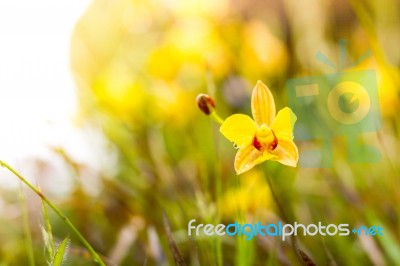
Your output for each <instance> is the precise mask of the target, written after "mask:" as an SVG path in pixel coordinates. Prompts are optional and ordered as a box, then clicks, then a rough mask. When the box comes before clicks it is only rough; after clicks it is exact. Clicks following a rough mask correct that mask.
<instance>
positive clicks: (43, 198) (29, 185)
mask: <svg viewBox="0 0 400 266" xmlns="http://www.w3.org/2000/svg"><path fill="white" fill-rule="evenodd" d="M0 166H2V167H5V168H7V169H8V170H9V171H10V172H11V173H13V174H14V175H15V176H16V177H18V178H19V179H20V180H21V181H22V182H23V183H24V184H25V185H27V186H28V187H29V188H30V189H31V190H32V191H33V192H35V193H36V194H37V195H38V196H39V197H40V198H41V199H42V200H43V201H44V202H46V204H47V205H48V206H49V207H50V208H51V209H52V210H53V211H54V212H55V213H56V214H57V215H58V217H60V218H61V220H63V221H64V223H66V224H67V225H68V227H69V228H70V229H71V230H72V231H73V232H74V233H75V235H76V236H77V237H78V239H79V240H80V241H81V243H82V244H83V245H84V246H85V247H86V248H87V250H88V251H89V253H90V254H91V255H92V258H93V260H94V261H95V262H97V263H98V264H99V265H101V266H106V264H105V263H104V262H103V260H102V259H101V258H100V256H99V255H98V254H97V253H96V251H95V250H94V249H93V248H92V246H91V245H90V244H89V242H88V241H87V240H86V239H85V237H84V236H83V235H82V234H81V233H80V232H79V230H78V229H77V228H76V227H75V226H74V225H73V224H72V222H71V221H70V220H69V219H68V217H67V216H65V215H64V214H63V213H62V212H61V211H60V209H59V208H58V207H56V206H55V205H54V204H53V203H52V202H51V201H50V200H49V199H48V198H47V197H46V196H45V195H44V194H43V193H42V192H41V191H40V190H39V189H38V188H36V187H35V186H34V185H32V184H31V183H30V182H29V181H28V180H26V179H25V178H24V177H23V176H22V175H21V174H19V173H18V172H17V171H16V170H14V169H13V168H12V167H11V166H9V165H8V164H6V163H5V162H3V161H1V160H0Z"/></svg>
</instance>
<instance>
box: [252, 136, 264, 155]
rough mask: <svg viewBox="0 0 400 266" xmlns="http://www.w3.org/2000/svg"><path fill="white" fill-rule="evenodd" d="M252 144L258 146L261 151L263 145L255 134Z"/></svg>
mask: <svg viewBox="0 0 400 266" xmlns="http://www.w3.org/2000/svg"><path fill="white" fill-rule="evenodd" d="M252 145H253V146H254V148H256V149H257V150H259V151H261V149H262V145H261V143H260V142H259V141H258V139H257V137H256V136H254V138H253V143H252Z"/></svg>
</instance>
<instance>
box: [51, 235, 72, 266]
mask: <svg viewBox="0 0 400 266" xmlns="http://www.w3.org/2000/svg"><path fill="white" fill-rule="evenodd" d="M68 242H69V238H68V237H66V238H65V239H64V240H63V241H62V242H61V244H60V245H59V246H58V248H57V251H56V254H55V255H54V261H53V266H61V265H62V262H63V260H64V257H65V252H66V251H67V247H68Z"/></svg>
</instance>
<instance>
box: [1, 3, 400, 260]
mask: <svg viewBox="0 0 400 266" xmlns="http://www.w3.org/2000/svg"><path fill="white" fill-rule="evenodd" d="M360 2H361V1H356V0H354V1H346V0H340V1H333V0H325V1H317V0H297V1H291V0H286V1H272V0H267V1H261V0H260V1H257V0H251V1H245V0H219V1H211V0H202V1H200V0H148V1H145V0H113V1H110V0H95V1H82V0H80V1H59V3H56V2H54V1H47V0H37V1H6V0H1V1H0V36H1V42H0V119H1V121H2V126H1V130H0V156H1V157H0V159H1V160H5V161H7V162H9V163H10V164H12V165H13V166H15V168H16V169H17V170H19V171H20V172H21V173H23V174H24V176H26V178H27V179H29V180H31V181H32V182H33V183H34V184H37V185H38V186H40V187H41V189H42V191H43V192H44V193H45V194H46V195H48V197H49V198H50V199H51V200H52V201H54V203H55V204H56V205H58V206H60V208H61V209H62V210H63V212H65V214H66V215H67V216H68V217H69V218H70V219H71V220H72V222H73V223H74V224H76V225H77V227H78V228H79V229H80V230H81V232H82V233H83V235H84V236H85V237H86V238H87V239H88V241H89V242H90V243H92V244H93V246H94V248H95V249H96V250H97V251H99V253H100V254H102V255H103V256H104V258H105V259H106V260H107V262H108V263H109V264H110V265H172V264H174V263H175V262H174V258H173V256H172V253H173V252H172V251H171V247H170V245H169V244H168V242H169V241H171V237H168V236H167V233H166V231H168V230H167V229H168V228H167V227H168V226H166V225H165V223H163V215H164V214H165V215H166V216H167V217H168V220H169V225H170V229H171V231H172V235H173V239H174V240H175V244H176V246H175V247H177V248H178V249H179V251H180V253H181V256H182V258H183V259H184V260H185V261H186V263H187V264H188V265H301V264H300V262H299V261H298V259H297V258H296V256H295V255H294V253H293V251H292V250H291V247H290V245H289V244H288V243H287V242H282V241H280V240H279V238H271V237H269V238H267V237H260V238H254V239H253V240H251V241H246V240H244V239H243V238H241V237H223V238H213V237H188V236H187V223H188V221H189V220H191V219H197V222H198V223H214V224H217V223H231V222H235V221H242V222H248V223H251V222H258V221H260V222H262V223H272V222H277V221H280V220H282V217H280V213H279V211H278V208H277V206H276V204H275V201H274V200H273V197H272V195H271V191H270V189H269V187H268V184H267V182H266V177H267V176H268V178H270V179H271V180H272V183H273V186H274V191H275V193H276V196H277V198H278V200H279V201H280V203H281V205H282V206H284V209H285V210H286V212H287V216H288V217H289V219H290V220H291V221H292V222H293V221H298V222H300V223H303V224H309V223H317V222H318V221H322V222H323V223H326V224H329V223H336V224H339V223H349V224H350V225H351V226H358V225H367V226H372V225H381V226H382V227H383V228H384V236H382V237H363V236H354V235H353V234H351V235H350V236H348V237H339V236H335V237H330V236H327V237H319V236H315V237H310V236H306V237H303V236H299V239H298V240H299V246H300V248H301V249H302V250H303V251H305V252H306V253H307V254H308V255H309V256H310V258H311V259H312V260H313V261H314V262H316V263H317V264H318V265H397V264H399V263H400V235H399V232H400V217H399V214H400V207H399V206H400V205H399V204H398V202H399V201H400V192H399V191H400V190H399V188H400V179H399V178H400V167H399V166H400V162H399V160H400V159H399V156H398V155H397V151H398V150H399V148H400V147H399V146H400V120H399V117H398V113H399V109H400V102H399V86H400V70H399V66H400V49H399V46H398V44H399V43H400V2H399V1H397V0H387V1H378V2H377V1H373V0H367V1H363V3H360ZM340 39H346V40H347V43H348V47H347V48H348V49H347V58H348V61H349V62H355V61H357V59H358V58H359V57H360V56H362V55H363V54H364V53H365V52H367V51H368V50H370V51H371V52H372V56H371V57H369V58H367V59H366V60H364V61H362V62H361V63H360V64H359V65H357V66H355V67H353V68H352V69H353V70H356V69H358V70H360V69H361V70H362V69H373V70H374V71H375V73H376V78H377V85H378V91H379V104H380V112H381V116H382V117H381V119H382V128H381V129H380V130H379V131H378V132H372V133H370V135H369V138H370V139H371V141H372V142H373V144H374V145H375V146H376V147H378V148H379V150H380V152H381V156H382V157H381V160H380V161H379V162H378V163H367V164H350V163H348V160H347V158H346V157H345V154H346V152H345V151H346V147H345V145H341V143H343V142H341V139H338V140H337V143H338V145H334V150H333V154H334V155H333V158H334V160H333V167H332V168H326V169H320V168H300V167H299V168H296V169H293V168H289V167H285V166H282V165H279V164H277V163H276V162H266V163H264V164H263V165H261V166H259V167H256V168H255V169H254V170H252V171H249V172H247V173H245V174H243V175H240V176H236V174H235V172H234V169H233V161H234V155H235V152H236V150H235V149H234V148H233V146H232V144H231V143H229V142H228V141H226V140H225V139H224V138H223V137H222V136H221V135H220V134H219V132H218V125H217V124H216V123H214V122H213V121H212V120H211V119H210V118H209V117H207V116H205V115H204V114H203V113H201V112H200V111H199V110H198V109H197V106H196V103H195V98H196V95H197V94H199V93H208V94H210V95H211V96H212V97H213V98H214V99H215V100H216V102H217V109H218V112H219V114H220V115H221V117H223V118H225V117H227V116H229V115H230V114H232V113H238V112H239V113H250V94H251V90H252V87H253V86H254V85H255V84H256V82H257V80H262V81H263V82H264V83H265V84H267V85H268V86H269V88H270V89H271V91H272V93H273V95H274V97H275V100H276V105H277V108H278V109H280V108H282V107H284V106H287V105H288V100H287V94H286V90H285V83H286V80H287V79H291V78H296V77H305V76H313V75H324V74H329V73H333V72H335V71H336V70H335V69H333V68H330V67H329V66H327V65H326V64H323V63H321V62H320V61H318V60H316V59H315V55H316V54H317V52H322V53H323V54H324V55H326V57H327V58H329V59H330V60H331V61H332V62H334V63H335V64H339V62H340V60H339V58H340V51H339V46H338V42H339V40H340ZM368 140H369V139H366V141H368ZM295 142H296V143H297V145H298V147H299V149H300V151H302V149H303V148H304V147H305V146H307V145H308V144H307V143H304V142H302V141H296V140H295ZM0 195H1V196H0V223H1V226H0V265H28V254H27V250H29V249H28V248H27V245H28V246H29V245H30V246H32V247H33V251H34V255H35V261H36V264H37V265H44V264H45V263H46V260H47V258H46V253H45V252H44V249H45V248H44V240H43V236H42V229H41V228H42V227H43V226H44V223H45V222H44V218H43V213H42V209H41V205H40V200H39V199H37V197H36V196H35V195H34V194H33V193H31V192H30V191H29V190H27V189H26V188H24V187H23V188H21V186H20V185H19V182H17V181H16V179H15V178H14V177H13V176H11V175H10V174H9V173H7V172H6V171H5V170H4V169H2V170H0ZM21 195H23V196H21ZM49 215H50V220H51V223H52V227H53V234H54V238H55V240H56V242H58V241H60V240H62V239H64V238H65V237H66V236H68V235H70V237H71V243H70V245H69V248H68V258H67V260H66V261H65V265H94V264H93V262H91V260H90V256H89V254H88V253H87V251H86V250H85V249H84V248H83V246H82V245H81V243H80V242H79V241H78V240H77V239H76V238H75V237H74V235H73V234H72V233H71V232H70V231H69V230H68V228H67V227H66V226H65V225H64V224H63V222H62V221H61V220H60V219H59V218H58V217H56V216H55V215H54V214H53V213H51V212H50V214H49ZM26 216H27V218H28V222H24V217H26ZM27 225H28V226H27ZM27 228H28V229H29V230H27ZM28 236H31V238H32V239H31V241H30V240H29V237H28Z"/></svg>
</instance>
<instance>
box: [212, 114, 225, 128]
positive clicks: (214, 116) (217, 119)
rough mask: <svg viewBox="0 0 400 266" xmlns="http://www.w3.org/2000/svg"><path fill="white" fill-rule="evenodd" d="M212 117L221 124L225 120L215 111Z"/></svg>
mask: <svg viewBox="0 0 400 266" xmlns="http://www.w3.org/2000/svg"><path fill="white" fill-rule="evenodd" d="M211 117H212V118H213V119H214V120H215V122H217V123H218V124H220V125H222V123H223V122H224V120H223V119H222V118H221V117H220V116H219V115H218V114H217V112H215V111H214V112H212V113H211Z"/></svg>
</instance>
